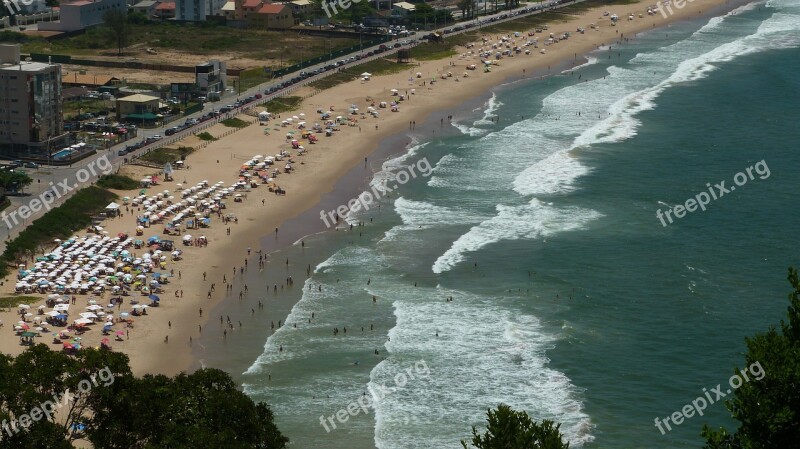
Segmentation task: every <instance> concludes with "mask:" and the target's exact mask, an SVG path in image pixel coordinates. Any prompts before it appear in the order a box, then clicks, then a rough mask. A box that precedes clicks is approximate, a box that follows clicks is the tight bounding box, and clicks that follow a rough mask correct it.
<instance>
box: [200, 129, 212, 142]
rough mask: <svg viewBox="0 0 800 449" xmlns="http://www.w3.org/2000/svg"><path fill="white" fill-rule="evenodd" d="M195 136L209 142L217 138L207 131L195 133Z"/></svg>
mask: <svg viewBox="0 0 800 449" xmlns="http://www.w3.org/2000/svg"><path fill="white" fill-rule="evenodd" d="M197 138H198V139H200V140H206V141H209V142H213V141H215V140H217V138H216V137H214V136H212V135H211V133H210V132H208V131H203V132H201V133H200V134H198V135H197Z"/></svg>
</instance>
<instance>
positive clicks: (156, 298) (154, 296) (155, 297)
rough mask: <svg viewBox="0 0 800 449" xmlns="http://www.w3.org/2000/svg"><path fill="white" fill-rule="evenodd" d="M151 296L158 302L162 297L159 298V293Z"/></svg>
mask: <svg viewBox="0 0 800 449" xmlns="http://www.w3.org/2000/svg"><path fill="white" fill-rule="evenodd" d="M149 298H150V299H152V300H153V301H156V302H158V301H161V298H159V297H158V295H150V296H149Z"/></svg>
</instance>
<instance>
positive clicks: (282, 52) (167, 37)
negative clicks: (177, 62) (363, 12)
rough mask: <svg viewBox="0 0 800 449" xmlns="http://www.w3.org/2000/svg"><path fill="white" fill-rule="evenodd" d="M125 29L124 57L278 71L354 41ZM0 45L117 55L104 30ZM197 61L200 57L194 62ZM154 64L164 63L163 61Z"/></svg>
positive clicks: (222, 30) (8, 36)
mask: <svg viewBox="0 0 800 449" xmlns="http://www.w3.org/2000/svg"><path fill="white" fill-rule="evenodd" d="M127 28H128V29H127V37H126V38H125V39H124V40H123V44H124V45H123V46H122V49H123V50H124V52H125V53H127V54H131V53H133V51H134V50H135V51H136V52H137V53H139V54H142V53H144V50H145V49H146V48H153V49H155V50H156V51H159V50H165V51H179V52H181V53H187V54H192V55H198V56H209V55H214V54H219V52H223V51H224V52H225V53H226V54H231V55H236V56H237V57H242V58H247V59H253V60H257V61H264V62H265V65H272V66H277V65H278V64H279V61H282V63H283V65H284V66H289V65H292V64H295V63H298V62H300V61H301V60H308V59H310V58H314V57H316V56H322V55H327V54H329V53H331V52H334V51H336V50H339V49H342V48H347V47H351V46H353V45H358V39H353V38H336V39H321V38H319V37H316V36H307V35H300V34H297V33H296V32H284V31H267V30H258V29H250V28H248V29H238V28H231V27H228V26H224V25H217V24H214V23H213V22H211V21H209V22H203V23H174V22H172V21H164V22H146V23H139V21H138V20H136V19H135V18H134V15H129V17H128V25H127ZM0 42H19V43H22V44H23V47H22V51H23V52H26V53H52V54H62V55H73V56H76V57H86V56H89V57H95V56H98V55H100V56H116V55H117V53H119V51H120V44H119V42H118V40H117V35H116V33H115V32H110V30H109V29H108V28H107V27H92V28H89V29H87V30H86V32H85V33H83V34H80V35H76V36H71V37H68V38H65V39H55V40H51V41H48V40H46V39H44V38H42V37H37V36H27V35H25V34H22V33H14V32H0ZM265 43H268V45H267V44H265ZM98 50H101V51H99V52H98ZM103 50H105V51H103ZM147 59H150V60H152V59H153V58H152V57H148V58H147ZM200 60H201V58H198V61H200ZM160 62H164V63H170V61H169V60H168V59H167V60H164V61H160ZM267 62H268V63H267Z"/></svg>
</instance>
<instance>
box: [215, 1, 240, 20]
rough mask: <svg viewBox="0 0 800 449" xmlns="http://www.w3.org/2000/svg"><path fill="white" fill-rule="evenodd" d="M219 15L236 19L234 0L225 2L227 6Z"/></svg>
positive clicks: (228, 18) (227, 18)
mask: <svg viewBox="0 0 800 449" xmlns="http://www.w3.org/2000/svg"><path fill="white" fill-rule="evenodd" d="M219 15H221V16H223V17H225V19H226V20H228V21H231V20H236V3H234V2H233V1H232V0H231V1H228V2H227V3H225V6H223V7H222V9H221V10H220V12H219Z"/></svg>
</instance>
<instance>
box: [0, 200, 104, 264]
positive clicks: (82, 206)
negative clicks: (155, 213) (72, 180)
mask: <svg viewBox="0 0 800 449" xmlns="http://www.w3.org/2000/svg"><path fill="white" fill-rule="evenodd" d="M116 197H117V196H116V195H114V194H113V193H111V192H109V191H108V190H104V189H101V188H100V187H95V186H90V187H87V188H85V189H82V190H80V191H79V192H78V193H76V194H75V195H73V196H72V198H70V199H68V200H67V201H65V202H64V204H62V205H61V206H59V207H57V208H55V209H53V210H51V211H49V212H47V213H46V214H44V215H43V216H42V217H41V218H39V219H38V220H36V221H34V222H33V223H32V224H31V225H30V226H28V227H27V228H25V230H23V231H22V232H21V233H20V234H19V236H17V238H16V239H14V240H12V241H10V242H9V243H8V244H7V245H6V250H5V252H3V254H2V255H0V276H5V275H7V274H8V272H9V265H14V266H16V265H17V263H18V262H20V261H23V260H29V259H30V258H31V257H33V255H34V254H36V253H39V252H41V251H42V249H44V248H46V247H48V246H49V245H51V244H52V242H53V239H56V238H61V239H63V238H68V237H70V236H71V235H72V234H73V233H74V232H75V231H77V230H79V229H82V228H84V227H86V226H89V225H90V224H91V223H92V216H93V215H95V214H97V213H99V212H100V211H102V210H103V209H104V208H105V207H106V205H108V203H109V202H111V201H112V200H114V199H115V198H116Z"/></svg>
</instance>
